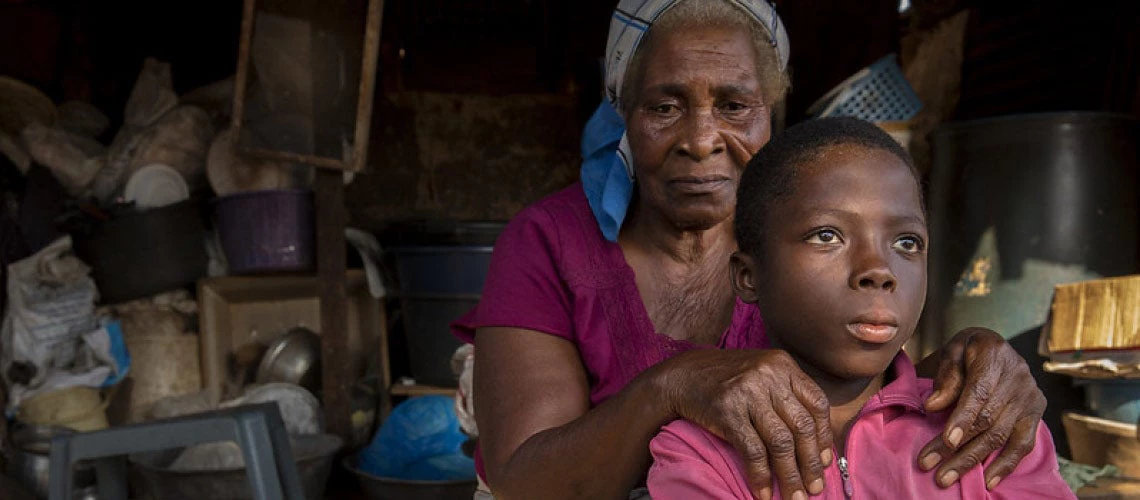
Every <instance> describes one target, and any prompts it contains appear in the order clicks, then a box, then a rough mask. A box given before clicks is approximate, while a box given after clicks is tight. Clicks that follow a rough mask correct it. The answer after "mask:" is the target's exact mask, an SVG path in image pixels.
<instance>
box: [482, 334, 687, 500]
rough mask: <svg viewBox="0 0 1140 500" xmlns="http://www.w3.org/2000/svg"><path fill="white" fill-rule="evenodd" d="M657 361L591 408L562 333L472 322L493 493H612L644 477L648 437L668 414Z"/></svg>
mask: <svg viewBox="0 0 1140 500" xmlns="http://www.w3.org/2000/svg"><path fill="white" fill-rule="evenodd" d="M667 374H668V369H666V368H663V367H662V366H661V365H658V366H655V367H651V368H649V369H648V370H646V371H645V372H642V373H641V374H640V375H638V376H637V377H635V378H634V379H633V380H632V381H631V382H630V383H629V384H627V385H626V387H625V388H623V389H622V390H621V391H620V392H618V393H617V394H615V395H614V396H613V397H611V398H609V399H608V400H606V401H605V402H603V403H602V404H600V405H598V406H596V407H594V408H590V384H589V375H588V374H587V373H586V369H585V367H584V366H583V365H582V361H581V357H580V355H579V354H578V350H577V348H576V347H575V346H574V345H573V344H572V343H570V342H568V341H566V340H565V339H561V338H557V337H554V336H551V335H546V334H542V333H538V332H535V331H530V330H524V329H518V328H485V329H480V330H479V331H478V333H477V335H476V341H475V379H474V381H475V390H474V397H475V418H476V421H477V422H478V425H479V432H480V435H479V444H480V450H481V452H482V454H483V459H484V465H485V466H486V467H485V472H486V473H487V481H488V483H489V484H490V486H491V491H492V493H494V495H495V497H496V498H499V499H502V498H506V499H512V498H519V499H527V500H529V499H532V498H621V499H624V498H625V497H626V496H627V495H628V494H629V491H630V489H631V488H633V487H635V486H636V485H637V483H638V481H640V480H641V478H642V477H643V476H644V475H645V472H646V470H647V469H648V463H649V440H650V439H652V437H653V435H654V434H656V432H657V430H658V429H659V428H660V427H661V426H662V425H663V424H664V423H665V422H667V421H668V420H669V419H670V418H671V416H672V415H671V412H672V408H671V406H670V404H671V403H670V401H669V398H667V397H666V396H668V394H667V393H666V391H665V390H664V389H662V388H664V387H667V386H668V382H667V381H666V380H665V375H667Z"/></svg>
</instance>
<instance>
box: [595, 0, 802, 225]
mask: <svg viewBox="0 0 1140 500" xmlns="http://www.w3.org/2000/svg"><path fill="white" fill-rule="evenodd" d="M679 1H680V0H621V2H620V3H618V6H617V9H614V14H613V19H612V20H610V36H609V41H608V42H607V43H606V100H605V102H602V103H601V104H600V105H599V106H598V109H597V110H596V111H594V115H593V116H591V117H590V121H589V122H587V123H586V129H585V131H583V133H582V158H583V161H582V186H583V188H584V189H585V191H586V199H587V200H588V201H589V202H590V210H592V211H593V212H594V218H595V219H597V221H598V226H599V227H601V229H602V234H603V235H604V236H605V237H606V239H607V240H610V241H617V237H618V232H619V231H620V230H621V224H622V221H624V220H625V215H626V211H627V210H628V209H629V203H630V200H632V199H633V157H632V155H631V154H630V152H629V141H628V140H627V139H626V135H625V121H624V120H623V119H622V117H621V114H620V113H619V110H618V106H619V102H620V100H621V88H622V82H623V81H624V80H625V73H626V70H628V69H629V62H630V61H631V60H632V59H633V54H634V52H635V51H636V50H637V46H638V44H640V43H641V39H642V38H643V37H644V36H645V33H646V32H647V31H649V27H650V26H652V25H653V22H654V21H656V20H657V19H658V18H660V17H661V14H664V13H665V11H667V10H669V8H670V7H673V6H674V5H676V4H677V3H678V2H679ZM729 1H730V2H732V3H733V4H736V5H737V6H739V7H740V8H742V9H743V10H744V11H746V12H748V13H749V14H751V15H752V17H753V18H754V20H755V21H756V22H757V23H760V25H761V26H763V27H764V28H765V29H766V30H767V31H768V34H769V35H770V36H771V39H772V45H773V46H775V48H776V53H777V54H778V55H779V59H780V70H781V71H782V70H783V69H784V68H786V67H787V65H788V34H787V31H785V30H784V24H783V23H782V22H781V21H780V18H779V17H778V16H777V15H776V9H775V8H773V7H772V6H771V5H770V4H768V2H767V1H766V0H729Z"/></svg>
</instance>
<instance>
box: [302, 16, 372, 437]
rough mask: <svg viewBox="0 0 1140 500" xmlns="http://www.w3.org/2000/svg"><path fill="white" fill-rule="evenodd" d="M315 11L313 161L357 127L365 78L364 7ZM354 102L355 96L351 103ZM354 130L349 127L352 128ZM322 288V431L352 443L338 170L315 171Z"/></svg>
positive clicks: (343, 213) (341, 192)
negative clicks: (357, 93)
mask: <svg viewBox="0 0 1140 500" xmlns="http://www.w3.org/2000/svg"><path fill="white" fill-rule="evenodd" d="M306 2H308V5H307V7H308V8H310V9H311V10H310V11H309V14H310V18H309V19H310V21H311V33H312V52H311V53H312V60H311V64H310V68H309V69H310V78H311V79H312V88H313V95H312V99H313V101H312V103H313V104H312V105H313V108H312V109H313V140H314V150H313V153H314V154H315V155H316V156H333V157H340V156H342V155H341V154H330V153H331V152H338V151H342V148H343V145H342V135H341V133H342V132H343V131H345V130H346V129H347V127H346V126H345V124H351V123H353V122H352V120H353V118H354V117H355V115H356V105H357V100H356V99H351V98H348V97H349V96H351V93H350V92H346V90H348V89H353V90H355V89H356V87H355V83H356V82H357V81H358V79H359V77H360V69H361V68H360V67H359V66H357V65H356V64H342V63H341V61H360V60H361V59H362V52H363V50H362V49H363V47H362V45H363V43H361V41H360V37H361V33H362V30H363V26H362V24H363V23H362V22H361V19H362V18H363V16H364V14H365V6H366V0H350V1H343V2H316V1H312V0H306ZM352 97H355V96H352ZM349 126H351V125H349ZM315 186H316V212H317V214H316V215H317V216H316V221H317V282H318V285H317V289H318V290H319V292H320V297H321V332H322V335H321V359H322V363H321V367H322V372H323V373H322V388H323V393H324V394H323V396H324V401H323V404H324V410H325V426H326V428H327V429H328V432H330V433H333V434H336V435H338V436H340V437H341V438H342V439H344V440H345V442H352V439H351V438H352V385H353V383H354V382H355V380H354V376H355V374H353V373H351V371H350V370H349V367H348V365H347V364H346V363H341V362H338V360H343V359H346V358H347V356H349V355H350V354H351V353H350V352H349V345H348V336H347V331H348V324H347V321H348V312H347V303H346V297H345V284H344V272H345V265H346V263H345V260H346V252H347V247H346V241H345V236H344V229H345V225H346V224H347V222H348V214H347V210H346V208H345V203H344V179H343V174H342V173H341V172H340V171H338V170H328V169H323V168H318V169H317V175H316V182H315Z"/></svg>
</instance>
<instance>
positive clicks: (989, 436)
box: [919, 328, 1045, 489]
mask: <svg viewBox="0 0 1140 500" xmlns="http://www.w3.org/2000/svg"><path fill="white" fill-rule="evenodd" d="M934 389H935V391H934V394H932V395H931V396H930V398H929V399H927V400H926V409H927V411H932V412H937V411H944V410H946V409H947V408H949V407H950V406H952V405H954V404H955V403H956V404H957V407H956V408H955V409H954V411H953V413H951V414H950V418H949V420H947V422H946V427H945V429H944V430H943V433H942V436H941V437H940V438H935V439H933V440H931V442H930V443H928V444H927V445H926V446H925V447H923V449H922V451H921V452H920V453H919V464H920V466H921V467H922V469H923V470H930V469H932V468H934V467H935V466H937V465H938V464H942V465H941V467H939V468H938V472H937V475H936V477H937V478H938V484H940V485H941V486H942V487H947V486H949V485H951V484H953V483H954V482H955V481H957V480H958V478H959V477H961V475H962V473H963V472H964V471H966V470H969V469H970V468H972V467H974V466H976V465H978V464H980V463H982V462H983V461H984V460H985V459H986V457H988V456H989V455H990V454H991V453H993V452H994V451H997V450H999V449H1001V448H1003V447H1004V448H1005V449H1004V450H1002V452H1001V454H999V455H998V456H997V458H996V459H994V461H993V462H992V463H990V465H989V466H988V467H986V471H985V477H986V487H987V488H989V489H993V488H994V486H996V485H997V484H998V482H1000V481H1001V480H1002V478H1004V477H1006V476H1008V475H1009V473H1010V472H1013V469H1014V468H1016V467H1017V464H1018V463H1019V462H1021V459H1023V458H1025V456H1026V455H1028V454H1029V452H1031V451H1033V447H1034V445H1035V444H1036V434H1037V424H1038V423H1039V422H1040V421H1041V415H1042V414H1043V413H1044V412H1045V396H1044V395H1043V394H1042V393H1041V390H1040V389H1038V388H1037V383H1036V381H1034V379H1033V376H1032V375H1031V374H1030V372H1029V366H1028V365H1026V363H1025V360H1024V359H1022V357H1021V356H1020V355H1018V354H1017V352H1015V351H1014V350H1013V348H1012V347H1010V345H1009V344H1008V343H1006V341H1005V339H1003V338H1002V337H1001V335H998V334H997V333H995V332H993V331H992V330H988V329H985V328H967V329H965V330H962V331H961V332H959V333H958V334H957V335H955V336H954V338H953V339H951V340H950V342H949V343H948V344H946V345H945V346H944V347H943V348H942V351H941V359H940V360H939V364H938V376H937V378H935V381H934Z"/></svg>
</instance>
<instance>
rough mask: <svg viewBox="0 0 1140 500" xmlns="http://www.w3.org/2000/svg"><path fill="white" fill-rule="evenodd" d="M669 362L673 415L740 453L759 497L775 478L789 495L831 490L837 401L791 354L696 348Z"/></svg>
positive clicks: (665, 380) (767, 494)
mask: <svg viewBox="0 0 1140 500" xmlns="http://www.w3.org/2000/svg"><path fill="white" fill-rule="evenodd" d="M664 365H665V366H664V368H665V375H664V376H663V377H662V378H661V379H660V380H661V381H662V384H663V391H664V394H667V395H668V397H669V399H670V406H671V408H672V409H673V412H674V413H675V414H676V416H677V417H679V418H684V419H687V420H689V421H691V422H693V423H695V424H697V425H699V426H701V427H703V428H704V429H706V430H708V431H709V432H712V433H713V434H715V435H717V436H719V437H720V438H722V439H724V440H725V441H727V442H729V443H730V444H732V446H733V447H734V448H736V450H737V451H738V452H740V455H741V457H743V459H744V465H745V467H746V469H747V471H748V480H749V484H750V486H751V488H752V492H753V494H754V495H755V496H756V497H757V498H762V499H769V498H771V497H772V485H773V479H775V480H777V481H779V483H778V484H779V485H780V490H781V491H782V492H783V496H784V498H786V499H792V498H795V499H801V498H802V499H805V500H806V498H807V495H806V494H809V493H810V494H816V493H819V492H821V491H823V470H824V468H825V467H826V466H828V465H830V463H831V461H832V460H833V459H834V457H833V453H832V451H831V447H832V436H831V424H830V417H829V415H830V406H829V405H828V401H827V396H826V395H825V394H824V393H823V391H822V390H821V389H820V388H819V386H817V385H816V383H815V381H813V380H812V379H811V378H809V377H808V376H807V375H805V374H804V373H803V372H802V371H801V370H800V367H799V366H798V365H797V364H796V362H795V361H794V360H793V359H792V357H791V356H790V355H788V353H786V352H784V351H781V350H776V349H769V350H728V351H721V350H712V349H709V350H696V351H690V352H685V353H682V354H680V355H678V356H676V357H674V358H672V359H670V360H669V361H667V362H666V363H665V364H664Z"/></svg>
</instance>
